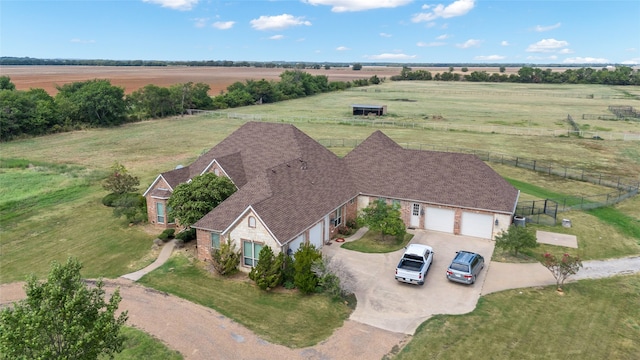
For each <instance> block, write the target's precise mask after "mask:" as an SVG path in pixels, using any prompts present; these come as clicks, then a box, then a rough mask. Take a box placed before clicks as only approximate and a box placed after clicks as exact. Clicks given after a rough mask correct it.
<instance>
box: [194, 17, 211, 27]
mask: <svg viewBox="0 0 640 360" xmlns="http://www.w3.org/2000/svg"><path fill="white" fill-rule="evenodd" d="M192 20H193V26H195V27H197V28H203V27H205V26H207V22H209V18H194V19H192Z"/></svg>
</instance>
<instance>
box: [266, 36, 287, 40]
mask: <svg viewBox="0 0 640 360" xmlns="http://www.w3.org/2000/svg"><path fill="white" fill-rule="evenodd" d="M282 39H284V35H273V36H270V37H269V40H282Z"/></svg>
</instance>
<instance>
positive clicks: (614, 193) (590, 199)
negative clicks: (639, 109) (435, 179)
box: [318, 139, 640, 223]
mask: <svg viewBox="0 0 640 360" xmlns="http://www.w3.org/2000/svg"><path fill="white" fill-rule="evenodd" d="M362 141H363V140H355V139H320V140H318V142H319V143H320V144H322V145H324V146H325V147H329V148H330V147H346V148H355V147H356V146H358V144H360V143H361V142H362ZM399 145H401V146H402V147H404V148H406V149H413V150H430V151H441V152H456V153H465V154H473V155H475V156H477V157H478V158H480V159H481V160H483V161H486V162H492V163H497V164H502V165H507V166H513V167H517V168H522V169H527V170H532V171H536V172H540V173H544V174H547V175H554V176H558V177H561V178H564V179H571V180H577V181H584V182H589V183H592V184H595V185H600V186H604V187H607V188H611V189H612V190H611V191H608V192H605V193H602V194H595V195H574V196H567V197H563V198H552V199H545V200H542V201H545V204H544V206H543V208H544V211H540V210H539V208H540V205H539V204H538V206H536V205H535V204H533V205H528V204H527V203H529V202H530V201H529V202H526V201H525V202H523V203H522V204H520V203H519V204H518V206H517V208H516V215H522V216H525V217H526V218H527V221H530V222H539V221H540V222H546V221H549V220H548V219H547V220H545V217H544V216H545V215H546V216H552V219H553V222H554V223H555V221H556V215H557V213H560V212H565V211H570V210H588V209H594V208H598V207H604V206H610V205H614V204H617V203H619V202H621V201H623V200H625V199H628V198H630V197H632V196H634V195H637V194H638V191H639V189H640V180H638V179H630V178H625V177H622V176H617V175H608V174H603V173H600V172H593V171H589V170H585V169H578V168H572V167H568V166H562V165H558V164H554V163H550V162H546V161H540V160H532V159H527V158H523V157H519V156H513V155H508V154H502V153H495V152H490V151H485V150H475V149H465V148H458V147H450V146H438V145H427V144H413V143H399ZM547 201H552V202H554V203H555V204H556V205H555V209H556V210H555V212H553V213H552V212H550V209H551V207H549V206H548V203H546V202H547ZM527 211H528V212H527Z"/></svg>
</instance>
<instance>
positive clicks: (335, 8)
mask: <svg viewBox="0 0 640 360" xmlns="http://www.w3.org/2000/svg"><path fill="white" fill-rule="evenodd" d="M412 1H413V0H302V2H304V3H307V4H310V5H314V6H317V5H326V6H331V11H332V12H337V13H338V12H352V11H364V10H373V9H391V8H396V7H400V6H404V5H407V4H409V3H411V2H412Z"/></svg>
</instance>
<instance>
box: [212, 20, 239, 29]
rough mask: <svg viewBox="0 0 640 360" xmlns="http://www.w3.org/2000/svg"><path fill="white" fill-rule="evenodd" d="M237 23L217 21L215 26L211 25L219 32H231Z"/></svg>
mask: <svg viewBox="0 0 640 360" xmlns="http://www.w3.org/2000/svg"><path fill="white" fill-rule="evenodd" d="M235 23H236V22H235V21H216V22H214V23H213V24H211V26H213V27H214V28H216V29H218V30H229V29H231V28H232V27H233V25H234V24H235Z"/></svg>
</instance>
